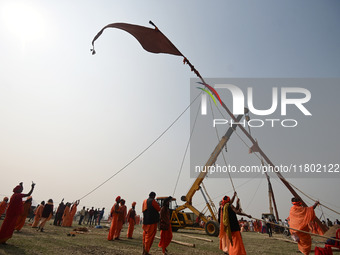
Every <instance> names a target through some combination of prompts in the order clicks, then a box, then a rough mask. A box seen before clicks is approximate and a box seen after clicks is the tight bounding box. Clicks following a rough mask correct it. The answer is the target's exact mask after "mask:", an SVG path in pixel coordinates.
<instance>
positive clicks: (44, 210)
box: [0, 183, 319, 255]
mask: <svg viewBox="0 0 340 255" xmlns="http://www.w3.org/2000/svg"><path fill="white" fill-rule="evenodd" d="M34 186H35V184H34V183H32V185H31V190H30V191H29V192H28V193H27V194H23V193H22V191H23V184H22V183H20V184H19V185H17V186H16V187H15V188H14V189H13V195H12V196H11V199H10V202H9V203H8V198H7V197H5V198H4V200H3V201H2V202H1V203H0V216H1V215H2V214H3V213H4V211H6V216H5V219H4V221H3V223H2V225H1V228H0V243H1V244H6V241H7V240H8V239H10V238H11V237H12V235H13V232H14V230H15V229H16V230H20V229H21V228H22V226H23V225H24V223H25V219H26V217H27V215H28V212H29V210H28V209H27V208H30V206H31V201H32V198H31V197H30V196H31V194H32V192H33V190H34ZM236 195H237V194H236V192H235V193H234V195H233V197H232V198H230V197H228V196H224V197H223V199H222V201H221V206H220V210H219V219H220V234H219V239H220V249H221V250H222V251H223V252H224V253H225V254H230V255H233V254H237V255H243V254H246V251H245V248H244V244H243V240H242V236H241V233H240V225H239V222H238V220H237V216H236V215H237V214H238V215H243V216H246V217H248V218H252V217H251V215H248V214H245V213H244V212H242V210H241V208H240V203H239V202H240V200H239V199H237V202H236V206H234V205H233V202H234V200H235V197H236ZM24 197H28V199H26V201H25V202H23V201H22V198H24ZM155 197H156V193H155V192H151V193H150V194H149V198H148V199H145V200H144V201H143V205H142V211H143V254H144V255H148V254H149V251H150V248H151V246H152V244H153V241H154V238H155V235H156V232H157V227H158V223H160V224H159V226H160V229H161V233H160V236H161V240H160V242H159V244H158V246H159V247H161V248H162V252H163V254H167V249H166V248H167V247H168V245H169V244H170V242H171V240H172V229H171V221H170V219H171V215H170V210H169V203H170V201H171V200H172V197H168V198H166V199H165V200H164V202H163V206H162V208H161V207H160V206H159V204H158V203H157V201H156V200H155ZM78 204H79V200H78V201H76V202H74V203H73V205H72V206H71V204H70V203H66V205H65V206H64V205H63V201H62V202H61V203H60V204H59V207H58V209H57V213H56V219H55V221H54V223H55V224H57V225H58V224H60V223H61V225H62V226H71V225H72V221H73V217H74V215H75V213H76V211H77V205H78ZM292 204H293V206H292V208H291V210H290V214H289V224H290V227H291V228H293V229H294V230H292V229H291V230H290V232H291V234H292V235H293V236H296V240H297V241H298V248H299V250H300V251H301V253H303V254H306V255H308V254H309V253H310V251H311V236H310V235H309V234H308V233H304V232H309V228H308V224H309V223H310V222H311V221H313V220H314V219H315V213H314V209H315V208H316V206H317V205H318V204H319V202H316V203H315V204H314V205H313V206H312V207H304V206H302V202H301V200H300V199H299V198H293V199H292ZM135 206H136V202H133V203H132V205H131V209H130V210H129V212H128V213H127V207H126V205H125V200H124V199H122V198H121V197H120V196H118V197H117V198H116V203H115V204H114V205H113V207H112V209H111V212H110V217H111V226H110V230H109V234H108V237H107V239H108V240H109V241H111V240H120V238H119V237H120V233H121V230H122V227H123V224H124V223H125V221H127V222H128V223H129V227H128V232H127V238H129V239H132V238H133V237H132V236H133V230H134V225H135V224H136V211H135ZM60 208H62V209H63V213H62V215H61V209H60ZM84 209H85V208H83V210H84ZM52 214H53V200H52V199H49V200H48V202H47V203H46V204H45V202H44V201H42V202H41V204H40V205H39V206H38V207H37V209H36V211H35V219H34V222H33V225H32V227H37V228H38V229H37V230H40V231H41V232H43V228H44V225H45V224H46V222H47V221H48V220H49V219H50V218H51V217H52ZM58 214H59V217H58ZM60 215H61V217H60ZM60 218H61V219H60ZM299 230H301V231H304V232H301V231H299Z"/></svg>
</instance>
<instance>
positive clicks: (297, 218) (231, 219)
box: [219, 192, 319, 255]
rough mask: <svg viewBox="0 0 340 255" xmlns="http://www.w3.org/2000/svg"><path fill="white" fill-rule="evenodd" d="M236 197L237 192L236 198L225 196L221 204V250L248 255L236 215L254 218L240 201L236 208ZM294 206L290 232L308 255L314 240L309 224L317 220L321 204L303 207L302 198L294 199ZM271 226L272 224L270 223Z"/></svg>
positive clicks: (290, 219) (235, 254) (227, 252)
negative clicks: (242, 207)
mask: <svg viewBox="0 0 340 255" xmlns="http://www.w3.org/2000/svg"><path fill="white" fill-rule="evenodd" d="M235 197H236V192H235V193H234V196H233V197H232V198H231V199H230V198H229V197H228V196H225V197H224V198H223V199H222V202H221V210H220V215H219V216H220V234H219V238H220V249H221V250H222V251H223V252H224V253H225V254H229V255H246V254H247V253H246V250H245V248H244V244H243V241H242V236H241V234H240V225H239V222H238V220H237V217H236V214H238V215H244V216H246V217H248V218H252V217H251V215H247V214H245V213H243V212H242V210H241V208H240V204H239V199H237V202H236V207H234V206H233V202H234V200H235ZM292 204H293V206H292V207H291V209H290V212H289V217H288V218H289V225H290V227H291V228H292V229H290V232H291V234H292V236H295V237H296V241H297V242H298V248H299V250H300V252H301V253H302V254H305V255H308V254H310V252H311V247H312V239H311V236H310V234H308V233H307V232H309V224H310V223H311V222H312V221H313V220H314V219H315V212H314V209H315V208H316V206H317V205H318V204H319V202H318V201H317V202H315V204H314V205H313V206H311V207H304V206H302V201H301V199H300V198H295V197H294V198H292ZM269 224H270V223H269Z"/></svg>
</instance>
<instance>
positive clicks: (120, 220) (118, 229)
mask: <svg viewBox="0 0 340 255" xmlns="http://www.w3.org/2000/svg"><path fill="white" fill-rule="evenodd" d="M126 211H127V209H126V205H125V200H124V199H122V200H121V201H120V207H119V214H118V221H117V227H116V232H115V235H114V239H115V240H120V239H119V237H120V232H121V231H122V228H123V225H124V223H125V219H126Z"/></svg>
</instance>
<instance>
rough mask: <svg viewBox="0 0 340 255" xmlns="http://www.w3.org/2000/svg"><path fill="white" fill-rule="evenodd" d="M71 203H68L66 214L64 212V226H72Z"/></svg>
mask: <svg viewBox="0 0 340 255" xmlns="http://www.w3.org/2000/svg"><path fill="white" fill-rule="evenodd" d="M70 206H71V204H70V203H66V206H65V210H64V214H63V217H62V219H63V222H62V224H61V226H62V227H71V226H70Z"/></svg>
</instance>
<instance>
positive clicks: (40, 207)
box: [32, 201, 45, 228]
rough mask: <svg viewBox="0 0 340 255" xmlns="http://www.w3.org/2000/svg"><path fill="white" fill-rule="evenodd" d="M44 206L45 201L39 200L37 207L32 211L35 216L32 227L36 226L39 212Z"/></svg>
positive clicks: (39, 216) (39, 215)
mask: <svg viewBox="0 0 340 255" xmlns="http://www.w3.org/2000/svg"><path fill="white" fill-rule="evenodd" d="M44 206H45V201H41V203H40V205H39V206H38V207H37V209H35V211H34V214H35V216H34V221H33V224H32V228H37V227H38V224H39V221H40V218H41V213H42V211H43V210H44Z"/></svg>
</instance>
